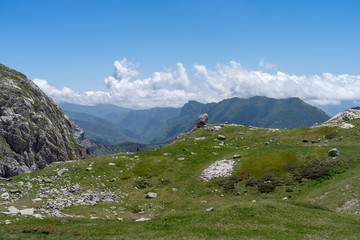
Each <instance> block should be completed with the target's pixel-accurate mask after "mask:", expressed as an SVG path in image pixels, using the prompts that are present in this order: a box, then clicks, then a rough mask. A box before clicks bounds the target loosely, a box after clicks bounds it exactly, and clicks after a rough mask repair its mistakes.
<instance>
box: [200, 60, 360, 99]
mask: <svg viewBox="0 0 360 240" xmlns="http://www.w3.org/2000/svg"><path fill="white" fill-rule="evenodd" d="M195 70H196V73H195V76H196V77H197V78H199V79H203V80H205V82H206V83H207V84H208V86H209V89H210V90H211V91H212V95H215V96H217V97H218V100H221V99H224V98H229V97H234V96H236V97H243V98H248V97H252V96H267V97H272V98H288V97H299V98H301V99H303V100H305V101H308V102H310V103H314V104H322V105H327V104H339V103H340V102H341V101H342V100H356V99H359V94H358V93H359V92H360V75H357V76H356V75H348V74H342V75H333V74H330V73H324V74H322V75H312V76H304V75H303V76H297V75H289V74H286V73H283V72H277V73H276V74H269V73H266V72H263V71H249V70H246V69H243V68H242V67H241V65H240V64H239V63H237V62H233V61H232V62H230V64H229V65H218V66H217V68H216V70H215V71H211V70H208V69H206V67H205V66H203V65H195Z"/></svg>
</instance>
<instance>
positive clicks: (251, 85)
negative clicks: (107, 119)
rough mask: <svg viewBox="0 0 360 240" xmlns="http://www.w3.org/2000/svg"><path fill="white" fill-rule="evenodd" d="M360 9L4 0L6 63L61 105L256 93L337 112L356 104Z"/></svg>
mask: <svg viewBox="0 0 360 240" xmlns="http://www.w3.org/2000/svg"><path fill="white" fill-rule="evenodd" d="M359 11H360V1H355V0H347V1H329V0H328V1H325V0H323V1H321V0H318V1H314V0H313V1H304V0H302V1H289V0H287V1H280V0H274V1H265V0H264V1H256V0H252V1H241V0H238V1H235V0H233V1H231V0H192V1H187V0H183V1H180V0H172V1H169V0H167V1H165V0H164V1H145V0H144V1H137V0H132V1H130V0H127V1H121V0H118V1H106V0H104V1H91V0H88V1H75V0H73V1H66V0H61V1H60V0H59V1H57V0H52V1H48V0H46V1H37V0H33V1H26V0H23V1H18V0H0V23H1V37H0V63H2V64H5V65H7V66H9V67H12V68H14V69H16V70H19V71H21V72H23V73H25V74H26V75H27V76H28V77H29V78H30V79H32V80H35V82H36V83H37V84H38V85H39V86H40V87H41V88H42V89H43V90H44V91H45V92H46V93H47V94H48V95H50V96H51V97H53V98H54V99H55V100H57V101H70V102H76V103H82V104H95V103H101V102H108V103H113V104H117V105H121V106H125V107H132V108H149V107H155V106H181V105H182V104H184V103H185V102H186V101H187V100H189V99H195V100H198V101H201V102H209V101H220V100H221V99H223V98H229V97H245V98H246V97H250V96H252V95H257V94H259V95H266V96H269V97H278V98H284V97H300V98H302V99H304V100H305V101H307V102H309V103H310V104H314V105H316V106H318V107H320V108H322V109H324V110H326V111H327V112H328V113H329V114H330V115H332V114H334V113H335V112H336V111H340V110H343V109H344V108H347V107H351V106H355V105H357V104H358V103H359V100H360V68H359V66H360V47H359V42H360V40H359V39H360V31H359V29H360V15H359ZM279 73H280V74H279ZM324 73H325V74H327V75H324ZM64 87H65V88H64ZM334 91H335V92H334ZM337 91H338V92H337ZM357 95H359V97H357ZM358 105H360V104H358Z"/></svg>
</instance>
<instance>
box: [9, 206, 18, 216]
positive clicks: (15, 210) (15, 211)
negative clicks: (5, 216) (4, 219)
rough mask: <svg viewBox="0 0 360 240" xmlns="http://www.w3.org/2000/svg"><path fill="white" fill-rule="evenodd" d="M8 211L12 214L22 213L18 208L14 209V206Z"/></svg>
mask: <svg viewBox="0 0 360 240" xmlns="http://www.w3.org/2000/svg"><path fill="white" fill-rule="evenodd" d="M8 211H9V213H10V214H18V213H19V212H20V210H19V209H17V208H16V207H14V206H10V207H9V208H8Z"/></svg>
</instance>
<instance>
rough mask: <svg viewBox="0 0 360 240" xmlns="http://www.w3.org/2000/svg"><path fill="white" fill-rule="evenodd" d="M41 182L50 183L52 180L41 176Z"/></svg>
mask: <svg viewBox="0 0 360 240" xmlns="http://www.w3.org/2000/svg"><path fill="white" fill-rule="evenodd" d="M43 182H44V183H52V182H53V180H51V179H50V178H43Z"/></svg>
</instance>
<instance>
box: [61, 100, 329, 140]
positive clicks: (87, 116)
mask: <svg viewBox="0 0 360 240" xmlns="http://www.w3.org/2000/svg"><path fill="white" fill-rule="evenodd" d="M60 106H61V108H62V110H63V111H64V112H65V113H66V114H67V115H68V117H69V118H70V120H72V121H74V122H75V123H76V124H78V125H79V126H80V127H81V128H83V129H84V130H85V132H86V134H87V135H88V136H89V138H91V139H93V140H95V141H98V142H102V143H104V144H108V145H116V144H120V143H124V142H138V143H145V144H156V143H164V142H169V141H171V140H173V139H174V138H175V137H176V136H178V135H179V134H180V133H184V132H188V131H190V130H191V129H192V128H193V127H194V120H195V118H196V117H197V116H198V115H199V114H202V113H207V114H208V115H209V123H225V122H229V123H236V124H242V125H246V126H256V127H268V128H295V127H300V126H304V127H307V126H312V125H313V124H314V123H321V122H324V121H326V120H328V119H329V116H328V115H327V114H326V113H324V112H323V111H322V110H320V109H318V108H316V107H314V106H311V105H309V104H307V103H305V102H304V101H302V100H301V99H299V98H288V99H273V98H267V97H252V98H249V99H242V98H231V99H225V100H223V101H221V102H219V103H207V104H203V103H200V102H197V101H189V102H188V103H186V104H185V105H184V106H183V107H182V108H168V107H167V108H152V109H147V110H132V109H128V108H122V107H118V106H115V105H110V104H99V105H95V106H83V105H76V104H71V103H63V104H61V105H60Z"/></svg>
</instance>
